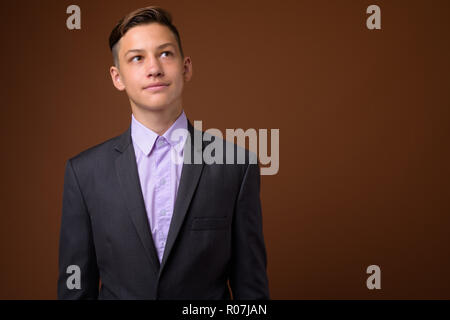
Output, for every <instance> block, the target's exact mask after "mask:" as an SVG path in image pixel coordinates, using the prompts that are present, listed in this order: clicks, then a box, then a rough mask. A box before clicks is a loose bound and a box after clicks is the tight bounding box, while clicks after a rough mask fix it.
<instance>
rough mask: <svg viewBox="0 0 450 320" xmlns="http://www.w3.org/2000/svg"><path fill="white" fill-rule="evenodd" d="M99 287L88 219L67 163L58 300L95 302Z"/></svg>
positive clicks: (78, 187)
mask: <svg viewBox="0 0 450 320" xmlns="http://www.w3.org/2000/svg"><path fill="white" fill-rule="evenodd" d="M78 271H79V272H78ZM77 276H79V277H78V279H79V282H78V285H77ZM68 282H69V284H68ZM98 287H99V272H98V267H97V262H96V255H95V248H94V242H93V237H92V229H91V221H90V216H89V213H88V210H87V208H86V204H85V202H84V198H83V195H82V193H81V190H80V186H79V184H78V180H77V177H76V174H75V171H74V168H73V166H72V162H71V160H68V161H67V163H66V169H65V175H64V191H63V205H62V218H61V229H60V240H59V275H58V284H57V293H58V299H97V298H98Z"/></svg>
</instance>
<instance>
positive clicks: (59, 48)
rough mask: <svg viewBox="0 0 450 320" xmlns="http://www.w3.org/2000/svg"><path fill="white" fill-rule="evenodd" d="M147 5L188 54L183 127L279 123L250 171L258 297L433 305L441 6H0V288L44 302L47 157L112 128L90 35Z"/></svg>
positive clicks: (443, 74) (55, 207) (54, 211)
mask: <svg viewBox="0 0 450 320" xmlns="http://www.w3.org/2000/svg"><path fill="white" fill-rule="evenodd" d="M71 4H77V5H79V6H80V7H81V18H82V28H81V30H77V31H70V30H67V28H66V27H65V20H66V17H67V14H66V8H67V7H68V6H69V5H71ZM151 4H156V5H160V6H162V7H164V8H166V9H167V10H169V11H170V12H171V13H172V14H173V16H174V23H175V25H176V26H177V27H178V28H179V30H180V32H181V37H182V41H183V45H184V50H185V53H186V54H187V55H189V56H191V58H192V61H193V66H194V77H193V79H192V81H191V82H190V83H189V84H188V85H187V86H186V89H185V94H184V108H185V111H186V113H187V116H188V117H189V119H190V120H191V121H193V120H202V121H203V129H207V128H212V127H214V128H219V129H220V130H222V132H225V129H226V128H243V129H247V128H256V129H259V128H266V129H271V128H279V129H280V170H279V173H278V174H277V175H275V176H263V177H262V180H261V182H262V184H261V199H262V205H263V217H264V234H265V240H266V245H267V253H268V274H269V281H270V289H271V296H272V298H274V299H315V298H319V299H322V298H327V299H347V298H361V299H380V298H384V299H390V298H394V299H396V298H405V299H409V298H424V299H429V298H446V299H448V298H450V294H449V289H450V275H449V273H448V270H449V269H450V258H449V249H450V244H449V236H448V229H449V227H450V219H449V212H450V211H449V204H450V201H449V199H450V197H449V190H450V189H449V187H450V184H449V166H448V163H449V148H448V147H449V145H448V141H449V140H448V139H449V119H450V117H449V109H448V106H449V102H450V99H449V92H448V88H449V83H450V81H449V74H450V72H449V71H450V70H449V59H448V57H449V42H448V41H447V40H448V36H449V34H448V30H450V28H449V24H450V22H449V20H448V17H447V16H448V11H449V7H450V5H449V2H448V1H433V2H432V3H430V2H427V1H312V0H311V1H279V2H276V4H275V3H274V2H272V1H262V0H260V1H241V0H240V1H227V2H225V1H222V2H219V1H217V2H213V3H212V2H211V1H158V2H148V1H127V2H124V1H110V0H108V1H85V0H84V1H81V0H78V1H14V2H11V1H10V2H2V4H1V14H2V21H3V25H4V27H3V28H1V31H0V32H1V40H2V43H3V45H2V59H1V61H2V71H3V73H4V77H2V80H1V81H2V86H1V90H2V95H1V96H2V108H1V113H2V117H1V119H2V125H1V130H2V135H1V139H2V147H3V151H2V157H1V168H2V177H3V182H2V190H1V191H2V192H1V195H2V205H3V209H2V214H1V224H0V228H1V229H0V231H1V232H0V237H1V241H0V246H1V247H0V248H1V264H0V268H1V272H0V277H1V278H0V283H1V286H0V298H1V299H54V298H56V279H57V258H58V255H57V250H58V240H59V225H60V215H61V201H62V185H63V174H64V164H65V161H66V160H67V159H68V158H69V157H71V156H73V155H75V154H77V153H78V152H80V151H82V150H84V149H86V148H88V147H90V146H93V145H95V144H97V143H100V142H102V141H104V140H106V139H108V138H110V137H113V136H116V135H118V134H120V133H121V132H123V131H124V130H125V129H126V128H127V126H128V125H129V123H130V117H131V115H130V106H129V102H128V100H127V98H126V95H125V93H122V92H118V91H116V90H115V89H114V88H113V86H112V83H111V80H110V76H109V72H108V68H109V66H110V65H111V55H110V52H109V50H108V45H107V38H108V35H109V32H110V30H111V29H112V27H113V26H114V24H115V22H116V21H117V20H118V19H119V18H120V17H122V16H123V15H124V14H125V13H128V12H130V11H131V10H133V9H136V8H139V7H144V6H147V5H151ZM371 4H377V5H379V6H380V7H381V22H382V30H379V31H370V30H367V28H366V27H365V17H366V14H365V10H366V8H367V7H368V6H369V5H371ZM371 264H376V265H379V266H380V267H381V286H382V289H381V290H372V291H371V290H368V289H367V288H366V285H365V282H366V278H367V277H368V275H367V274H366V273H365V270H366V268H367V266H369V265H371Z"/></svg>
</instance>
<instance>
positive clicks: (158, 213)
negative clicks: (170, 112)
mask: <svg viewBox="0 0 450 320" xmlns="http://www.w3.org/2000/svg"><path fill="white" fill-rule="evenodd" d="M176 129H184V130H182V131H181V132H185V133H186V134H182V135H181V136H180V135H172V133H173V132H174V130H176ZM177 132H178V131H177ZM175 136H177V138H178V139H177V141H173V140H172V139H174V137H175ZM186 136H187V118H186V115H185V113H184V110H183V111H182V113H181V115H180V116H179V117H178V118H177V119H176V120H175V122H174V123H173V124H172V126H171V127H170V128H169V129H168V130H167V131H166V132H165V133H164V134H163V135H162V136H159V135H158V134H157V133H155V132H154V131H152V130H151V129H149V128H147V127H146V126H144V125H143V124H142V123H140V122H139V121H138V120H136V118H135V117H134V115H133V114H131V138H132V140H133V147H134V152H135V155H136V163H137V168H138V172H139V180H140V182H141V188H142V195H143V197H144V202H145V208H146V210H147V217H148V222H149V225H150V230H151V233H152V236H153V243H154V244H155V248H156V251H157V253H158V258H159V261H160V262H161V260H162V257H163V254H164V248H165V246H166V240H167V234H168V232H169V226H170V221H171V220H172V214H173V209H174V205H175V199H176V196H177V190H178V185H179V181H180V177H181V170H182V168H183V163H182V161H178V162H177V161H173V157H174V155H175V154H176V155H178V156H179V157H181V158H179V159H183V146H184V143H185V141H186ZM172 152H173V153H174V154H173V155H171V153H172Z"/></svg>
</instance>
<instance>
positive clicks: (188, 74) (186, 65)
mask: <svg viewBox="0 0 450 320" xmlns="http://www.w3.org/2000/svg"><path fill="white" fill-rule="evenodd" d="M183 77H184V81H189V80H191V78H192V61H191V58H190V57H186V58H184V62H183Z"/></svg>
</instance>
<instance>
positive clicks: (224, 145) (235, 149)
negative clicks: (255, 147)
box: [202, 131, 258, 167]
mask: <svg viewBox="0 0 450 320" xmlns="http://www.w3.org/2000/svg"><path fill="white" fill-rule="evenodd" d="M202 134H203V141H204V143H205V149H204V151H203V152H204V155H203V158H205V157H208V156H211V157H212V158H215V155H216V152H217V151H218V150H217V149H218V148H220V149H221V150H220V151H219V152H220V153H221V155H222V156H221V157H220V158H221V159H222V161H221V163H224V164H229V165H237V166H238V167H240V166H242V165H245V166H246V165H249V164H258V156H257V154H256V153H255V152H253V151H251V150H249V149H247V148H246V147H243V146H241V145H239V144H238V143H236V142H235V141H229V140H227V139H224V138H223V136H220V135H214V134H211V133H209V132H206V131H203V132H202ZM213 149H216V150H215V151H214V152H213V153H211V151H212V150H213ZM215 160H217V158H215Z"/></svg>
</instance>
